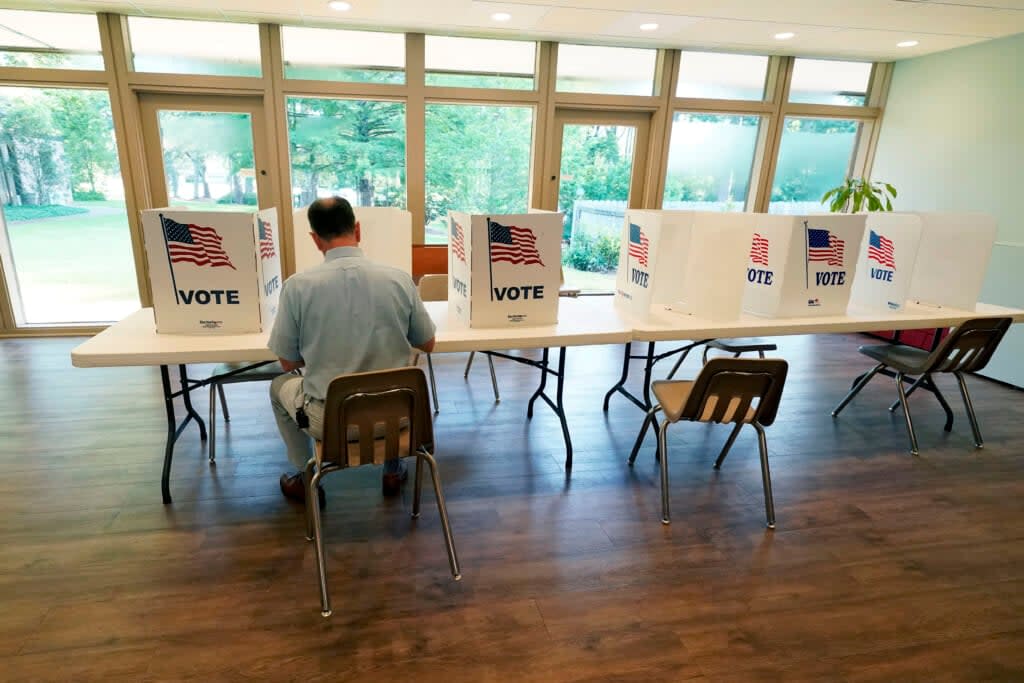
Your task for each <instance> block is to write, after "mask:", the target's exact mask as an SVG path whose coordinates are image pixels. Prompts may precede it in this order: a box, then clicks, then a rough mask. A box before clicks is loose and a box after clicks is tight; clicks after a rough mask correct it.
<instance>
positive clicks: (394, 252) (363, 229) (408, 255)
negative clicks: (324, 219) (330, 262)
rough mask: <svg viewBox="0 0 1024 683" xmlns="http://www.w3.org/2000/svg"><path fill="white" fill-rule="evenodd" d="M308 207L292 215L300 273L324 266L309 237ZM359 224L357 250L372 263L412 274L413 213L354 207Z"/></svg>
mask: <svg viewBox="0 0 1024 683" xmlns="http://www.w3.org/2000/svg"><path fill="white" fill-rule="evenodd" d="M308 209H309V207H308V206H304V207H302V208H301V209H296V210H295V212H294V213H293V214H292V235H293V236H294V239H293V244H294V245H295V272H296V273H301V272H302V271H304V270H309V269H310V268H312V267H313V266H315V265H318V264H320V263H323V260H324V255H323V254H321V253H320V251H319V250H318V249H317V248H316V244H314V243H313V238H312V237H310V236H309V233H310V232H311V231H312V228H310V227H309V218H307V216H306V211H307V210H308ZM352 209H353V210H354V211H355V214H356V221H357V222H358V223H359V228H360V235H361V237H360V240H359V248H360V249H362V250H363V254H365V255H366V257H367V258H368V259H370V260H371V261H376V262H377V263H383V264H384V265H387V266H392V267H394V268H398V269H399V270H401V271H404V272H406V273H408V274H409V275H412V214H410V213H409V212H408V211H405V210H404V209H397V208H394V207H390V206H354V207H352Z"/></svg>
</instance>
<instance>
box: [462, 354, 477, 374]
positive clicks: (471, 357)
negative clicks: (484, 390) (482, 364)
mask: <svg viewBox="0 0 1024 683" xmlns="http://www.w3.org/2000/svg"><path fill="white" fill-rule="evenodd" d="M475 355H476V351H470V352H469V358H467V359H466V371H465V372H463V373H462V378H463V379H469V369H470V368H471V367H473V356H475Z"/></svg>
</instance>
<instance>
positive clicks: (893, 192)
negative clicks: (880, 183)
mask: <svg viewBox="0 0 1024 683" xmlns="http://www.w3.org/2000/svg"><path fill="white" fill-rule="evenodd" d="M885 189H887V190H889V194H891V195H892V198H893V199H896V188H895V187H893V186H892V185H890V184H889V183H886V184H885Z"/></svg>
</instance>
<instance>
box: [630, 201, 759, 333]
mask: <svg viewBox="0 0 1024 683" xmlns="http://www.w3.org/2000/svg"><path fill="white" fill-rule="evenodd" d="M754 224H755V223H754V216H753V214H743V213H711V212H704V211H650V210H635V209H631V210H629V211H627V212H626V219H625V222H624V225H623V231H622V246H621V251H620V253H619V270H618V275H617V278H616V288H615V290H616V291H615V295H616V302H617V304H618V305H619V307H620V308H622V309H623V310H625V311H627V312H629V313H630V314H631V315H633V316H635V317H638V318H640V319H644V318H645V317H646V316H647V315H648V314H649V312H650V310H651V306H652V305H665V306H666V307H668V308H669V309H670V310H672V311H675V312H677V313H681V314H686V315H696V316H699V317H701V318H704V319H706V320H735V319H736V318H738V317H739V314H740V308H741V303H742V300H743V292H744V287H743V283H744V280H743V273H744V267H745V265H746V258H747V252H748V250H749V245H750V238H751V235H752V234H753V227H754Z"/></svg>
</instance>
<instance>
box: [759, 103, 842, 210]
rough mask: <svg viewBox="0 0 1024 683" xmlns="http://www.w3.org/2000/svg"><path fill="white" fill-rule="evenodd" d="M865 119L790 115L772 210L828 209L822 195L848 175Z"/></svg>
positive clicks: (780, 155)
mask: <svg viewBox="0 0 1024 683" xmlns="http://www.w3.org/2000/svg"><path fill="white" fill-rule="evenodd" d="M861 125H862V124H861V123H860V122H859V121H852V120H845V119H811V118H793V117H786V121H785V128H784V129H783V132H782V143H781V145H780V146H779V159H778V162H777V164H776V167H775V180H774V182H773V183H772V198H771V204H769V207H768V212H769V213H782V214H802V213H813V212H822V211H828V207H827V206H825V205H824V204H822V203H821V196H822V195H823V194H825V192H826V191H827V190H829V189H831V188H833V187H835V186H836V185H839V184H840V183H842V182H843V180H845V179H846V175H847V174H848V173H849V172H850V163H851V160H852V158H853V151H854V149H855V148H856V146H857V138H858V137H859V136H860V129H861Z"/></svg>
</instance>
